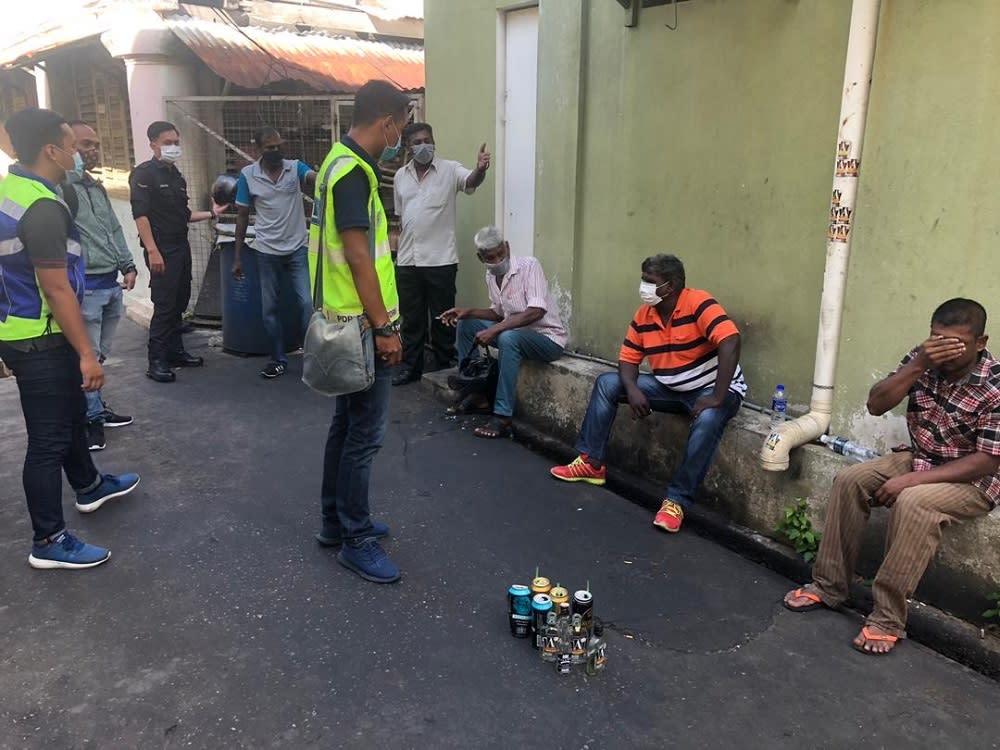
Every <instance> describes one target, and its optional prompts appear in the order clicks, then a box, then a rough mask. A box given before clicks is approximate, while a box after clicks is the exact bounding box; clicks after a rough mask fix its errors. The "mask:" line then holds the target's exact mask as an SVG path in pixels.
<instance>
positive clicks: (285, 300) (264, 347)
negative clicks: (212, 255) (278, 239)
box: [219, 237, 305, 355]
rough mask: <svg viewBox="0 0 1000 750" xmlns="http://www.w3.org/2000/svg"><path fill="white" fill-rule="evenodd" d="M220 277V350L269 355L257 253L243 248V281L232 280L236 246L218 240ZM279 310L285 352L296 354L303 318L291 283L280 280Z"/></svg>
mask: <svg viewBox="0 0 1000 750" xmlns="http://www.w3.org/2000/svg"><path fill="white" fill-rule="evenodd" d="M219 249H220V250H221V252H220V253H219V262H220V264H221V268H220V273H219V276H220V277H221V281H222V349H223V351H225V352H228V353H230V354H266V355H269V354H270V353H271V340H270V339H269V338H268V336H267V331H265V330H264V318H263V316H262V315H261V307H260V275H259V273H258V271H257V253H256V252H255V251H254V250H252V249H251V248H249V247H246V246H244V248H243V252H242V253H240V260H241V261H242V264H243V279H242V280H240V281H237V280H236V279H234V278H233V274H232V268H233V256H234V255H235V253H236V243H235V242H233V241H232V240H230V239H228V238H225V237H220V238H219ZM278 309H279V311H280V313H281V325H282V328H283V330H284V335H285V349H286V350H287V351H295V350H296V349H298V348H299V347H300V346H302V338H303V336H304V335H305V331H303V330H302V316H301V314H300V313H299V310H298V308H297V306H296V304H295V294H294V290H293V289H292V283H291V280H289V279H288V278H287V277H286V278H285V279H283V280H282V284H281V290H280V297H279V300H278Z"/></svg>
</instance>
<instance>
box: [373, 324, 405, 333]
mask: <svg viewBox="0 0 1000 750" xmlns="http://www.w3.org/2000/svg"><path fill="white" fill-rule="evenodd" d="M372 333H374V334H375V335H376V336H398V335H399V323H386V324H385V325H384V326H381V327H380V328H375V327H374V326H372Z"/></svg>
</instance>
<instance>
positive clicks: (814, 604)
mask: <svg viewBox="0 0 1000 750" xmlns="http://www.w3.org/2000/svg"><path fill="white" fill-rule="evenodd" d="M799 597H801V598H803V599H808V600H809V601H810V602H811V604H803V605H802V606H801V607H793V606H792V605H791V604H789V603H788V600H789V599H797V598H799ZM781 603H782V604H784V605H785V609H788V610H791V611H792V612H809V611H811V610H814V609H819V608H820V607H825V606H826V605H825V604H824V603H823V600H822V599H821V598H820V597H819V594H816V593H813V592H812V591H810V590H809V589H805V588H803V589H795V591H793V592H792V593H791V594H785V598H784V599H782V600H781Z"/></svg>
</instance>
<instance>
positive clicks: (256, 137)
mask: <svg viewBox="0 0 1000 750" xmlns="http://www.w3.org/2000/svg"><path fill="white" fill-rule="evenodd" d="M274 136H278V137H279V138H280V137H281V133H279V132H278V130H277V128H273V127H271V126H270V125H261V126H260V127H259V128H257V130H255V131H254V134H253V142H254V143H256V144H257V145H258V146H260V145H262V144H263V143H264V141H266V140H267V139H268V138H273V137H274Z"/></svg>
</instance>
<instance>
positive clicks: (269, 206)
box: [233, 126, 316, 378]
mask: <svg viewBox="0 0 1000 750" xmlns="http://www.w3.org/2000/svg"><path fill="white" fill-rule="evenodd" d="M254 144H255V145H256V146H257V150H258V151H260V159H258V160H257V161H255V162H254V163H253V164H249V165H247V166H246V167H244V168H243V170H242V171H241V172H240V178H239V182H238V183H237V186H236V207H237V214H236V248H235V255H234V259H233V278H235V279H236V280H241V279H242V278H243V261H242V260H241V257H240V255H241V253H242V251H243V245H244V243H245V241H246V234H247V226H248V225H249V224H250V208H251V207H253V209H254V212H255V213H256V220H255V222H254V231H255V235H256V241H255V243H254V250H255V251H256V252H257V273H258V275H259V277H260V300H261V313H262V315H263V318H264V328H265V329H266V330H267V335H268V337H269V338H270V339H271V361H270V362H269V363H268V364H267V365H266V366H265V367H264V369H263V370H261V373H260V374H261V375H262V376H263V377H265V378H276V377H278V376H279V375H281V374H283V373H284V372H285V368H286V367H287V366H288V357H287V355H286V353H285V344H286V342H287V341H288V340H289V339H292V338H294V334H293V333H292V332H290V331H284V330H282V325H281V313H280V309H279V305H278V302H279V295H280V290H281V287H282V282H283V281H284V280H285V278H286V277H287V278H288V279H289V280H290V281H291V286H292V289H293V290H294V292H293V293H294V295H295V301H296V304H297V306H298V308H299V310H300V313H301V320H302V331H301V332H302V333H305V330H306V328H308V327H309V318H310V316H311V315H312V291H311V289H310V286H309V258H308V255H307V252H308V250H307V245H308V240H309V232H308V230H307V229H306V216H305V210H304V208H303V205H302V196H301V193H302V192H306V193H309V194H312V192H313V188H314V187H315V185H316V173H315V172H313V171H312V170H311V169H309V167H308V166H306V165H305V164H303V163H302V162H300V161H297V160H295V159H285V158H284V155H283V154H282V145H283V144H284V141H283V140H282V138H281V134H280V133H278V131H277V130H275V129H274V128H272V127H267V126H265V127H263V128H261V129H260V130H258V131H257V133H256V134H255V135H254Z"/></svg>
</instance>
